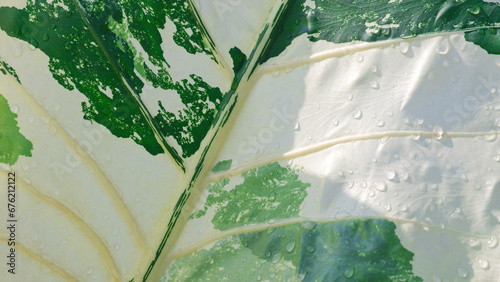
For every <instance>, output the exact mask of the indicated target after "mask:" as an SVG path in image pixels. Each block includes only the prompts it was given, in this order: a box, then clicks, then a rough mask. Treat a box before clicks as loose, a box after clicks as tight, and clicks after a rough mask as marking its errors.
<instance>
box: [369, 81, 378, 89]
mask: <svg viewBox="0 0 500 282" xmlns="http://www.w3.org/2000/svg"><path fill="white" fill-rule="evenodd" d="M370 87H371V88H373V89H379V88H380V86H379V84H378V82H376V81H372V82H370Z"/></svg>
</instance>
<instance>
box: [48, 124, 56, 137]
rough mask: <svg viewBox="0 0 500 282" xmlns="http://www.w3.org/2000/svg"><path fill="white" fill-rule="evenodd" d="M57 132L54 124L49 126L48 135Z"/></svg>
mask: <svg viewBox="0 0 500 282" xmlns="http://www.w3.org/2000/svg"><path fill="white" fill-rule="evenodd" d="M56 132H57V130H56V128H55V127H54V126H51V127H50V129H49V134H50V135H55V134H56Z"/></svg>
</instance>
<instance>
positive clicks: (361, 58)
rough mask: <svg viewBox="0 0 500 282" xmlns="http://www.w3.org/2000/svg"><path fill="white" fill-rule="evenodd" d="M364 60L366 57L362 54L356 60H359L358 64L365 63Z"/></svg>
mask: <svg viewBox="0 0 500 282" xmlns="http://www.w3.org/2000/svg"><path fill="white" fill-rule="evenodd" d="M363 59H364V57H363V55H361V54H359V55H358V57H357V58H356V60H357V61H358V62H360V63H361V62H362V61H363Z"/></svg>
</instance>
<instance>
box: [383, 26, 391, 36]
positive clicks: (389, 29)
mask: <svg viewBox="0 0 500 282" xmlns="http://www.w3.org/2000/svg"><path fill="white" fill-rule="evenodd" d="M382 35H384V36H390V35H391V28H390V27H389V28H382Z"/></svg>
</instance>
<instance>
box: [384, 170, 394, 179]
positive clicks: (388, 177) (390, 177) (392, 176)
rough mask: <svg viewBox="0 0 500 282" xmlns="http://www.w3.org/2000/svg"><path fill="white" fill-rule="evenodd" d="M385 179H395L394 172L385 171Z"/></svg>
mask: <svg viewBox="0 0 500 282" xmlns="http://www.w3.org/2000/svg"><path fill="white" fill-rule="evenodd" d="M385 178H387V179H388V180H394V178H396V172H395V171H394V170H386V171H385Z"/></svg>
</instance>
